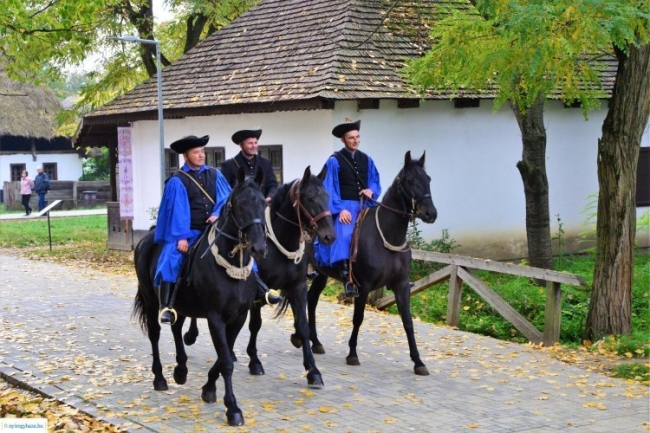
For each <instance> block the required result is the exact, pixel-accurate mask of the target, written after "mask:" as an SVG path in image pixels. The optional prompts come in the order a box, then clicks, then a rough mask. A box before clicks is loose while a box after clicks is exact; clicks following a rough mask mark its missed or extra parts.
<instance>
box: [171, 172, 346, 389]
mask: <svg viewBox="0 0 650 433" xmlns="http://www.w3.org/2000/svg"><path fill="white" fill-rule="evenodd" d="M326 173H327V172H326V169H325V168H324V169H323V171H321V173H320V174H319V175H318V176H314V175H313V174H311V170H310V168H309V167H307V168H306V169H305V172H304V174H303V177H302V179H296V180H295V181H293V182H290V183H287V184H284V185H282V186H281V187H280V188H279V189H278V191H277V193H276V194H275V195H274V196H273V199H272V201H271V204H270V206H269V207H268V208H267V209H266V228H267V233H268V235H267V241H266V244H267V254H266V257H264V258H263V259H261V260H259V261H258V262H257V265H258V268H259V273H260V276H261V277H262V279H263V280H264V281H265V282H266V283H267V284H268V285H269V286H270V287H273V288H276V289H281V290H282V294H283V295H284V298H285V300H284V302H283V303H282V304H281V305H280V306H279V307H278V312H277V313H276V317H279V316H281V315H282V314H283V313H284V312H285V311H286V310H287V308H288V307H289V306H290V307H291V309H292V311H293V316H294V327H295V329H296V333H295V334H293V335H292V336H291V339H292V341H294V345H298V344H300V345H302V347H303V365H304V367H305V370H306V371H307V384H308V385H309V386H310V387H315V388H318V387H322V386H323V379H322V376H321V373H320V371H319V370H318V368H316V362H315V360H314V355H313V353H312V351H311V346H310V344H309V324H308V321H307V282H306V279H305V276H306V274H307V265H308V258H307V254H305V244H306V243H308V242H309V241H310V240H311V238H312V237H313V236H314V235H316V236H318V237H319V239H320V241H321V242H323V243H325V244H331V243H332V242H333V241H334V239H335V238H336V232H335V231H334V225H333V223H332V214H331V212H330V211H329V210H328V204H329V195H328V194H327V192H326V191H325V188H324V187H323V182H322V181H323V179H324V178H325V175H326ZM248 326H249V329H250V340H249V343H248V347H247V349H246V352H247V353H248V356H249V357H250V362H249V364H248V368H249V371H250V374H253V375H260V374H264V367H263V366H262V362H261V361H260V359H259V357H258V356H257V335H258V333H259V330H260V329H261V327H262V315H261V306H260V305H258V304H257V303H255V304H253V307H252V309H251V315H250V321H249V325H248ZM198 333H199V330H198V328H197V326H196V320H195V319H192V323H191V325H190V329H189V330H188V331H187V333H186V334H185V335H184V337H183V339H184V341H185V343H186V344H188V345H189V344H193V343H194V342H195V341H196V337H197V336H198ZM296 341H297V342H296Z"/></svg>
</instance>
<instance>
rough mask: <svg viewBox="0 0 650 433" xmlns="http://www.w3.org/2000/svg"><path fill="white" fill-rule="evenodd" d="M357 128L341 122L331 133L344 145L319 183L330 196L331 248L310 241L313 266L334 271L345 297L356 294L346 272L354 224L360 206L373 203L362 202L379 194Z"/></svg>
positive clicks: (371, 163)
mask: <svg viewBox="0 0 650 433" xmlns="http://www.w3.org/2000/svg"><path fill="white" fill-rule="evenodd" d="M346 120H347V119H346ZM360 129H361V120H357V121H356V122H351V121H348V122H347V123H342V124H340V125H337V126H336V127H334V129H333V130H332V135H334V136H335V137H337V138H339V139H341V142H342V143H343V146H344V147H343V149H341V150H339V151H338V152H334V154H332V156H330V157H329V159H328V160H327V162H326V163H325V166H326V167H327V176H326V177H325V180H324V181H323V185H324V186H325V190H326V191H327V192H328V193H329V195H330V204H329V209H330V211H331V212H332V218H333V219H334V228H335V229H336V241H335V242H334V243H333V244H331V245H325V244H323V243H321V242H319V241H318V239H317V240H316V241H315V242H314V252H315V259H316V264H317V265H319V266H325V267H334V268H338V270H339V272H340V274H341V279H342V280H343V284H344V288H345V295H346V296H348V297H351V296H354V297H356V296H358V295H359V294H358V290H357V287H356V286H355V285H354V283H353V282H352V279H351V278H350V272H349V260H350V244H351V242H352V233H353V231H354V223H355V221H356V219H357V215H358V214H359V212H360V211H361V209H362V208H363V207H367V206H374V203H372V202H366V203H364V201H366V199H367V198H371V199H373V200H376V199H377V198H378V197H379V195H380V194H381V184H380V183H379V172H378V171H377V168H376V167H375V163H374V161H373V160H372V158H370V157H369V156H368V155H367V154H365V153H363V152H361V151H360V150H359V143H360V142H361V136H360V135H359V130H360Z"/></svg>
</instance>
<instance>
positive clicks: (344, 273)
mask: <svg viewBox="0 0 650 433" xmlns="http://www.w3.org/2000/svg"><path fill="white" fill-rule="evenodd" d="M339 272H340V273H341V280H343V288H344V289H345V296H346V297H348V298H356V297H358V296H359V290H357V286H355V285H354V283H353V282H352V281H350V271H349V264H348V260H342V261H340V262H339Z"/></svg>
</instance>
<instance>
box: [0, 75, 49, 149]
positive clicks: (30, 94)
mask: <svg viewBox="0 0 650 433" xmlns="http://www.w3.org/2000/svg"><path fill="white" fill-rule="evenodd" d="M61 108H62V106H61V103H60V101H59V99H58V98H57V97H56V95H55V94H54V92H53V91H52V90H50V89H49V88H47V87H42V86H41V87H36V86H33V85H30V84H25V83H19V82H17V81H12V80H10V79H9V78H8V77H7V75H6V73H5V72H4V70H2V69H1V68H0V138H1V137H4V136H13V137H25V138H35V139H47V140H51V139H53V138H54V136H55V131H56V116H57V113H58V112H59V110H61Z"/></svg>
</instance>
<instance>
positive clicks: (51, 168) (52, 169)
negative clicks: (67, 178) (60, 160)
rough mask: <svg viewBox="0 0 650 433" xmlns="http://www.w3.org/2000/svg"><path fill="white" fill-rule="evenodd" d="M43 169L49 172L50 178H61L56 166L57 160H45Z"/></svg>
mask: <svg viewBox="0 0 650 433" xmlns="http://www.w3.org/2000/svg"><path fill="white" fill-rule="evenodd" d="M43 171H44V172H45V174H47V177H49V178H50V180H59V172H58V170H57V167H56V162H44V163H43Z"/></svg>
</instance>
